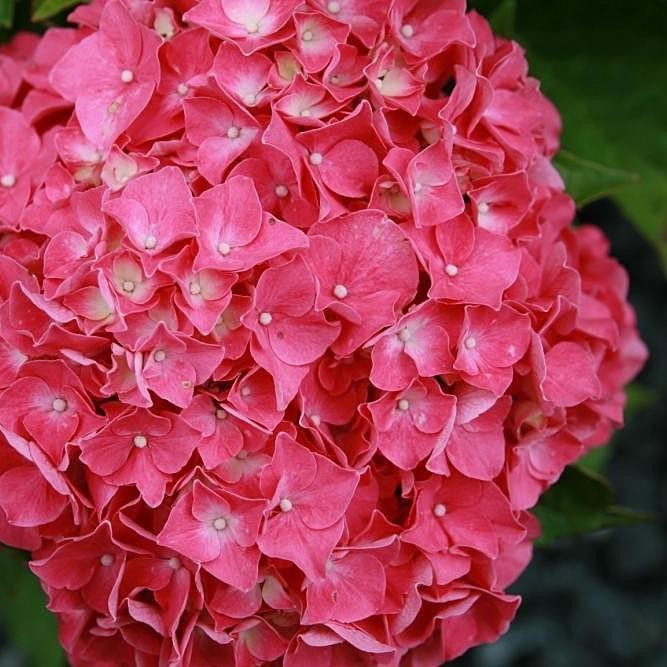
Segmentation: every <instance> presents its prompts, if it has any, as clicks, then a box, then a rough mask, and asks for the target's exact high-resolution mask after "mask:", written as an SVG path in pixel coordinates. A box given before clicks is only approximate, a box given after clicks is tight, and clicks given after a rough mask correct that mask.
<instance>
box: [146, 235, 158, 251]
mask: <svg viewBox="0 0 667 667" xmlns="http://www.w3.org/2000/svg"><path fill="white" fill-rule="evenodd" d="M156 245H157V239H156V238H155V237H154V236H153V235H152V234H151V235H149V236H147V237H146V238H145V239H144V248H146V250H153V248H155V246H156Z"/></svg>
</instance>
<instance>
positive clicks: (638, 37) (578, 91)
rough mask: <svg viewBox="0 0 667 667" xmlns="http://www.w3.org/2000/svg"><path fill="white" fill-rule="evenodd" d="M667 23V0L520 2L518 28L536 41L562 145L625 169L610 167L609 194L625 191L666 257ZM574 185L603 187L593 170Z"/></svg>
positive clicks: (631, 209)
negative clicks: (627, 181) (629, 181)
mask: <svg viewBox="0 0 667 667" xmlns="http://www.w3.org/2000/svg"><path fill="white" fill-rule="evenodd" d="M666 25H667V1H666V0H652V1H651V2H646V3H642V4H641V10H640V9H639V8H636V11H635V10H632V8H631V6H630V5H628V4H627V3H625V2H608V0H586V2H574V1H571V2H567V3H561V2H545V3H536V2H531V1H530V0H518V9H517V15H516V31H515V37H516V39H517V40H518V41H519V42H520V43H521V44H522V45H524V46H525V47H526V48H527V58H528V62H529V65H530V71H531V73H532V74H533V75H534V76H536V77H537V78H538V79H540V80H541V81H542V88H543V90H544V92H545V93H546V94H547V95H548V96H549V97H550V98H551V99H552V100H553V102H554V103H555V104H556V106H557V107H558V109H559V111H560V112H561V114H562V117H563V124H564V130H563V142H562V143H563V146H564V147H566V148H567V150H568V151H571V152H572V153H574V154H576V155H578V156H581V157H582V158H584V159H585V160H590V161H593V162H597V163H600V164H604V165H607V167H608V168H609V169H608V170H607V171H609V170H611V172H613V171H616V172H618V173H616V174H613V173H607V174H606V177H608V178H607V183H606V186H605V188H603V189H602V190H601V193H605V191H611V190H609V188H610V187H611V188H612V189H613V190H614V191H615V192H616V194H615V197H616V199H617V200H618V201H619V202H620V203H621V204H622V205H623V207H624V208H625V210H626V212H627V213H628V214H629V217H630V218H631V219H632V221H633V223H634V224H636V225H637V227H638V228H639V229H640V231H641V232H642V233H643V234H644V236H645V237H646V238H647V239H649V240H650V241H652V242H653V244H654V245H655V246H656V248H657V249H658V250H659V251H660V252H661V254H662V257H663V259H664V260H665V261H667V178H665V173H666V172H667V132H666V131H665V119H666V118H667V95H665V90H667V59H666V58H665V43H664V30H665V26H666ZM603 169H604V168H603ZM632 173H634V174H638V175H639V180H638V181H637V183H636V184H634V185H631V186H630V187H623V188H622V189H618V188H617V186H620V185H622V184H623V183H621V181H622V180H623V178H624V176H623V174H626V175H627V174H632ZM599 175H600V176H603V174H599ZM573 179H574V176H573V175H571V174H570V181H573ZM614 179H617V181H616V183H614V182H613V180H614ZM565 180H566V181H567V174H566V175H565ZM598 184H599V183H598ZM568 186H569V187H573V188H575V189H574V192H573V194H575V196H579V197H581V196H582V193H583V196H584V199H585V201H590V197H591V196H593V194H594V190H595V187H592V186H593V183H592V175H591V176H590V179H589V182H588V183H586V187H585V188H583V186H582V184H581V183H580V182H577V180H576V179H574V181H573V182H571V183H568ZM589 186H591V187H589ZM579 188H581V190H578V189H579Z"/></svg>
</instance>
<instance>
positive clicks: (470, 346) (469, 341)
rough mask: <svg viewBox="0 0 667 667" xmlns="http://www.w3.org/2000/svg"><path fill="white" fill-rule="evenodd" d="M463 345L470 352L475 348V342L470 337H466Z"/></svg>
mask: <svg viewBox="0 0 667 667" xmlns="http://www.w3.org/2000/svg"><path fill="white" fill-rule="evenodd" d="M463 344H464V345H465V346H466V347H467V348H468V349H469V350H472V349H473V348H474V347H476V346H477V341H476V340H475V339H474V338H473V337H472V336H468V337H467V338H466V339H465V341H463Z"/></svg>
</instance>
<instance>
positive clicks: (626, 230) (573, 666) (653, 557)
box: [0, 0, 667, 667]
mask: <svg viewBox="0 0 667 667" xmlns="http://www.w3.org/2000/svg"><path fill="white" fill-rule="evenodd" d="M75 2H76V0H34V1H33V2H31V0H0V41H5V40H6V39H8V38H9V37H10V36H11V34H13V32H15V31H16V30H17V27H24V28H25V27H30V29H36V30H41V29H43V27H44V25H48V24H52V23H54V22H56V23H62V22H63V20H64V16H65V15H66V11H65V12H63V11H60V13H55V12H58V10H59V8H62V7H65V6H66V5H69V6H71V5H73V4H75ZM468 4H469V6H470V7H472V8H476V9H478V10H479V11H480V12H481V13H483V14H484V15H485V16H487V17H491V19H492V22H493V25H494V28H495V29H496V31H497V32H499V33H500V34H503V35H505V36H507V37H512V38H514V39H516V40H517V41H518V42H519V43H521V44H522V45H523V46H524V47H525V48H526V50H527V57H528V62H529V64H530V70H531V74H533V75H534V76H536V77H537V78H538V79H540V80H541V81H542V87H543V90H544V91H545V93H546V94H547V95H548V96H549V97H550V98H551V99H552V100H553V101H554V103H555V104H556V106H557V107H558V109H559V110H560V112H561V114H562V116H563V121H564V133H563V151H562V152H561V153H560V155H559V156H558V158H557V165H558V167H559V169H560V171H561V173H562V174H563V177H564V179H565V181H566V184H567V187H568V191H569V192H570V193H571V194H572V195H573V196H574V197H575V199H576V200H577V202H578V204H579V207H580V211H579V220H580V221H582V222H586V223H592V224H596V225H598V226H600V227H601V228H602V229H604V230H605V232H606V233H607V234H608V236H609V237H610V239H611V243H612V254H613V255H614V256H615V257H617V258H618V259H619V260H620V261H621V263H622V264H623V265H624V266H625V267H626V268H627V270H628V272H629V274H630V281H631V291H630V301H631V302H632V303H633V304H634V306H635V308H636V309H637V313H638V319H639V328H640V331H641V333H642V336H643V338H644V340H645V341H646V342H647V344H648V345H649V348H650V350H651V358H650V360H649V362H648V364H647V366H646V368H645V369H644V371H643V372H642V374H641V375H640V377H639V378H638V379H637V381H636V382H635V383H634V384H633V385H632V386H631V387H630V390H629V396H630V401H629V405H628V412H627V418H626V421H627V423H626V427H625V428H624V429H623V430H622V431H620V432H619V433H618V434H617V435H616V436H615V437H614V439H613V442H612V443H611V444H610V445H609V446H608V447H606V448H604V449H603V450H599V451H598V452H597V453H596V455H595V457H594V460H591V461H589V464H590V465H591V466H592V467H594V468H595V469H596V470H598V471H599V472H601V473H602V474H604V475H605V476H606V477H607V478H608V479H609V481H610V483H611V485H612V487H613V489H614V492H615V496H616V503H618V504H619V505H621V506H624V507H627V508H631V509H633V510H636V511H638V512H645V513H650V514H651V515H652V516H653V521H651V522H648V523H641V524H638V525H632V526H624V527H620V528H614V529H608V530H599V531H597V532H593V533H591V534H587V535H580V536H571V537H562V538H560V539H558V540H556V541H554V542H552V543H551V544H550V545H549V546H544V547H539V548H536V550H535V556H534V559H533V562H532V563H531V565H530V567H529V568H528V570H527V571H526V573H525V574H524V575H523V576H522V577H521V579H520V580H519V581H518V582H517V583H516V584H515V586H514V587H513V591H512V592H515V593H519V594H520V595H522V596H523V604H522V605H521V607H520V609H519V612H518V616H517V618H516V620H515V622H514V624H513V625H512V627H511V629H510V631H509V632H508V633H507V635H505V636H504V637H503V638H502V639H501V640H500V641H498V642H497V643H495V644H493V645H491V646H487V647H480V648H477V649H474V650H472V651H470V652H469V653H468V654H467V655H465V656H463V657H462V658H460V659H458V660H456V661H454V662H453V663H450V664H452V665H454V667H566V666H567V667H667V523H666V521H665V517H666V516H667V342H666V341H667V281H666V278H665V276H666V275H667V274H666V272H665V267H666V266H667V38H666V37H665V32H666V29H667V0H642V1H641V2H630V0H473V1H471V2H469V3H468ZM34 11H37V12H38V14H39V15H40V17H41V18H40V23H39V24H37V25H35V24H31V23H30V16H31V13H32V12H34ZM12 15H13V16H12ZM12 23H13V26H14V27H13V28H12V27H10V26H11V25H12ZM582 510H585V508H582ZM42 605H43V596H42V594H41V591H40V589H39V586H38V585H37V583H36V581H35V580H34V579H32V578H31V576H30V575H29V574H28V573H27V572H26V569H25V568H24V567H23V566H22V563H21V561H20V560H19V557H18V556H17V555H16V554H14V553H11V552H8V551H0V667H52V666H53V667H58V666H61V665H64V661H63V659H62V655H61V653H60V652H59V650H58V647H57V643H55V641H56V640H55V623H54V621H53V619H52V618H50V616H48V615H47V614H45V613H44V612H43V610H42Z"/></svg>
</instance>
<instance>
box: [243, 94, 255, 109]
mask: <svg viewBox="0 0 667 667" xmlns="http://www.w3.org/2000/svg"><path fill="white" fill-rule="evenodd" d="M256 102H257V95H253V94H252V93H249V94H248V95H246V96H245V97H244V98H243V103H244V104H245V105H246V106H249V107H251V106H252V105H253V104H255V103H256Z"/></svg>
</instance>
